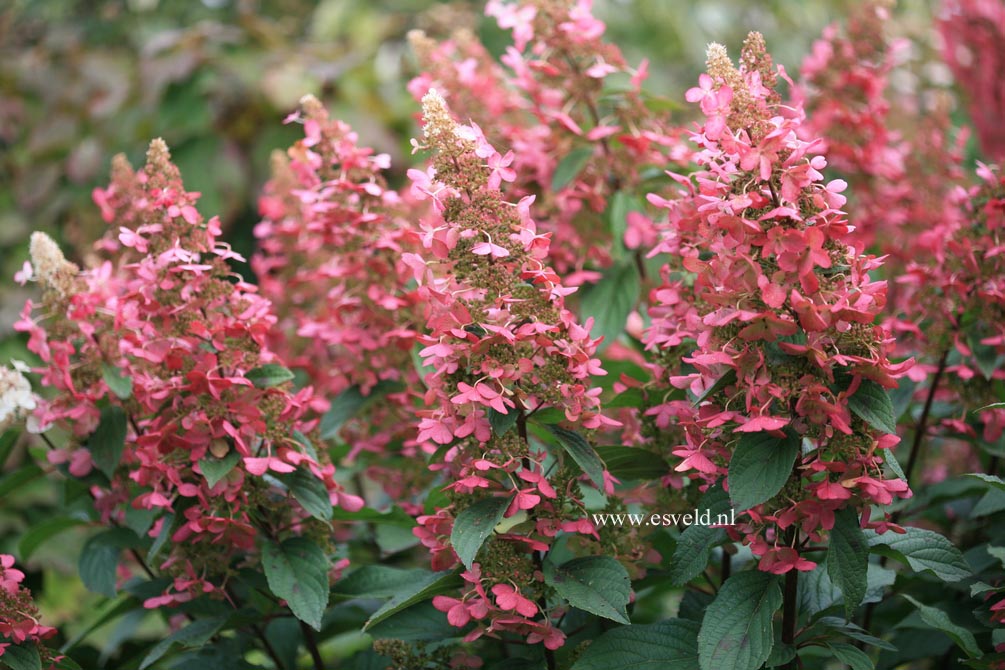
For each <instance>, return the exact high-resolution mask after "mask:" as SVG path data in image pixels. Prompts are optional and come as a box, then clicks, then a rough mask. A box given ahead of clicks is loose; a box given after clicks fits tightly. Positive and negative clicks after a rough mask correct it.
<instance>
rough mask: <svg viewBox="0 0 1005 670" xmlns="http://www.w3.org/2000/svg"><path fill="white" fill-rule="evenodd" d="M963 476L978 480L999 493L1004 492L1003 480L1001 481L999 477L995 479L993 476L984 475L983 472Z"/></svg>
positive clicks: (1004, 484) (1004, 480)
mask: <svg viewBox="0 0 1005 670" xmlns="http://www.w3.org/2000/svg"><path fill="white" fill-rule="evenodd" d="M963 476H964V477H970V478H972V479H979V480H981V481H982V482H984V483H985V484H988V485H989V486H993V487H994V488H996V489H998V490H1000V491H1005V479H1002V478H1001V477H995V476H994V475H986V474H984V473H983V472H971V473H968V474H965V475H963Z"/></svg>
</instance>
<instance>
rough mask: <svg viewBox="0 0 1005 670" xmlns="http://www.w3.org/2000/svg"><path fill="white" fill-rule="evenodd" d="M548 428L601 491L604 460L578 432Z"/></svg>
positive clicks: (553, 427)
mask: <svg viewBox="0 0 1005 670" xmlns="http://www.w3.org/2000/svg"><path fill="white" fill-rule="evenodd" d="M548 428H549V430H551V432H552V433H553V434H554V435H555V437H557V438H558V443H559V444H561V445H562V447H563V448H564V449H565V451H566V452H568V454H569V455H570V456H572V460H574V461H576V464H577V465H578V466H579V467H580V468H581V469H582V470H583V472H585V473H586V476H587V477H589V478H590V479H592V480H593V483H594V485H596V487H597V488H598V489H600V490H601V491H603V490H604V462H603V461H602V460H600V456H598V455H597V452H596V451H595V450H594V449H593V447H591V446H590V443H589V442H587V441H586V440H584V439H583V437H582V436H581V435H580V434H579V433H575V432H573V431H571V430H566V429H565V428H560V427H558V426H548Z"/></svg>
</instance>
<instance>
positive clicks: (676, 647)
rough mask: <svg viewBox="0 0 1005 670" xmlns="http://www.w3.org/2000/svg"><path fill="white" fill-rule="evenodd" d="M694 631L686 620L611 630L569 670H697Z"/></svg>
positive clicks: (691, 624) (696, 625)
mask: <svg viewBox="0 0 1005 670" xmlns="http://www.w3.org/2000/svg"><path fill="white" fill-rule="evenodd" d="M698 628H699V626H698V623H697V622H695V621H687V620H686V619H670V620H669V621H661V622H660V623H654V624H649V625H643V626H623V627H621V628H615V629H613V630H609V631H607V632H606V633H604V634H603V635H601V636H600V637H599V638H597V639H596V640H594V641H593V642H592V643H591V644H590V646H589V647H587V649H586V651H585V652H583V654H582V655H581V656H580V657H579V660H577V661H576V663H575V664H574V665H573V666H572V670H664V669H668V668H671V669H672V670H698V643H697V637H698Z"/></svg>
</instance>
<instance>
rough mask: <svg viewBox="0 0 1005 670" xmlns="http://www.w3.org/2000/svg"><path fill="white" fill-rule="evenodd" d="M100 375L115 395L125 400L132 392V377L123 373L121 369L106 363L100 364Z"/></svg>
mask: <svg viewBox="0 0 1005 670" xmlns="http://www.w3.org/2000/svg"><path fill="white" fill-rule="evenodd" d="M101 376H102V378H103V379H104V380H105V384H107V385H108V388H109V389H111V391H112V393H114V394H115V395H117V396H118V397H119V398H120V399H121V400H126V399H127V398H129V396H131V395H132V394H133V378H132V377H130V376H129V375H123V374H122V370H120V369H118V368H117V367H114V366H111V365H108V364H107V363H104V364H102V366H101Z"/></svg>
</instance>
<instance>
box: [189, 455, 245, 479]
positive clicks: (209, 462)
mask: <svg viewBox="0 0 1005 670" xmlns="http://www.w3.org/2000/svg"><path fill="white" fill-rule="evenodd" d="M240 460H241V454H239V453H237V451H233V450H232V451H230V452H228V453H227V455H226V456H224V457H223V458H214V457H213V456H209V455H207V456H206V457H204V458H202V459H201V460H200V461H199V470H200V471H201V472H202V476H203V477H205V478H206V483H207V484H209V488H213V487H214V486H216V485H217V484H218V483H219V482H220V480H221V479H223V478H224V477H226V476H227V475H229V474H230V471H231V470H233V469H234V466H236V465H237V464H238V463H239V462H240Z"/></svg>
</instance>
